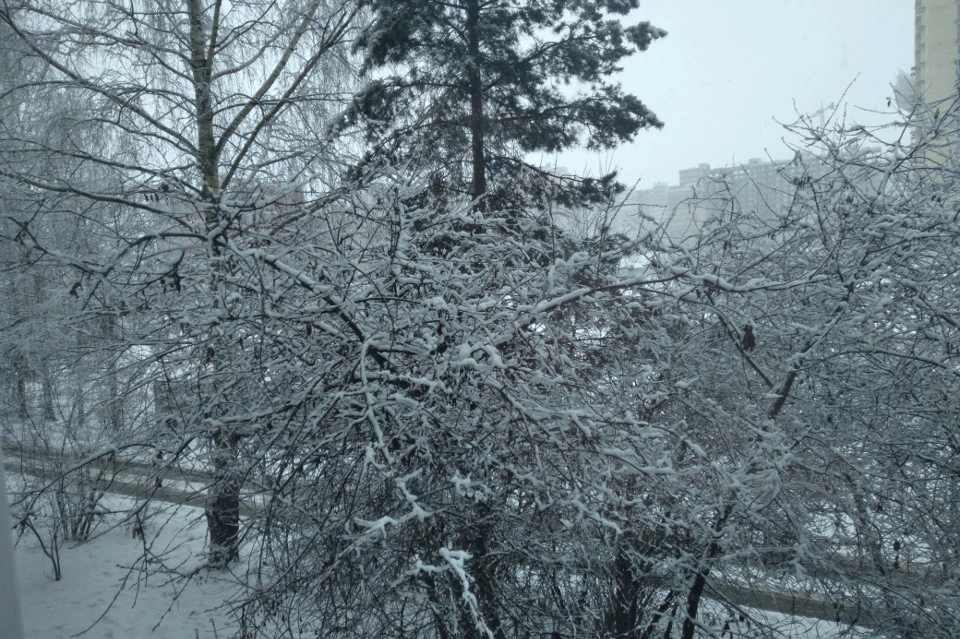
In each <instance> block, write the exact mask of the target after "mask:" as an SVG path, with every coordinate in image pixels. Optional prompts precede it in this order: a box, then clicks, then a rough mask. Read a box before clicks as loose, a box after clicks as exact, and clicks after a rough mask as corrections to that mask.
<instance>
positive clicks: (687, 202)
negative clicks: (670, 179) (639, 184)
mask: <svg viewBox="0 0 960 639" xmlns="http://www.w3.org/2000/svg"><path fill="white" fill-rule="evenodd" d="M809 160H810V161H812V160H813V158H810V159H809ZM808 164H809V162H808ZM804 170H805V169H804V167H803V166H801V165H799V164H797V163H795V162H786V161H784V162H777V161H764V160H760V159H759V158H753V159H751V160H749V161H748V162H747V163H746V164H741V165H738V166H734V167H726V168H716V169H714V168H711V167H710V165H709V164H699V165H697V166H696V167H692V168H689V169H683V170H681V171H680V172H679V182H678V184H675V185H667V184H666V183H664V182H658V183H656V184H654V185H653V187H652V188H649V189H642V190H638V191H636V192H635V193H634V194H633V196H632V197H631V199H630V201H629V203H628V204H629V206H631V207H632V206H636V207H637V212H638V214H639V215H637V216H632V215H631V216H624V217H623V218H621V219H622V220H623V222H622V225H621V227H620V228H619V229H618V230H622V231H628V232H629V231H631V230H634V229H630V228H629V224H630V220H631V219H632V220H640V219H643V218H647V219H653V220H654V221H656V222H657V223H660V224H662V225H663V227H664V229H665V232H666V234H667V236H668V237H669V238H670V239H671V240H673V241H674V242H686V241H688V240H689V239H690V238H692V237H693V236H695V235H696V234H697V233H699V232H700V231H701V230H702V229H703V228H704V226H705V225H706V224H707V223H708V222H709V221H710V220H712V219H716V218H717V216H718V215H721V214H723V213H724V212H727V213H732V212H738V213H739V212H749V213H753V212H760V213H761V214H763V213H764V212H774V213H779V212H781V211H783V210H785V209H786V207H788V206H789V205H790V203H791V202H792V200H793V193H794V192H795V190H796V186H795V180H796V179H797V178H799V177H800V176H801V175H802V174H803V171H804Z"/></svg>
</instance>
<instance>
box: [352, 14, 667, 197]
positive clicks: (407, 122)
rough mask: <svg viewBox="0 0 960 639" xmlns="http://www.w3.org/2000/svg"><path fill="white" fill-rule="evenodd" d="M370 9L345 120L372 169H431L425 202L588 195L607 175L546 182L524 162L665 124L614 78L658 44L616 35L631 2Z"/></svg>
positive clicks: (639, 28) (642, 32)
mask: <svg viewBox="0 0 960 639" xmlns="http://www.w3.org/2000/svg"><path fill="white" fill-rule="evenodd" d="M367 4H368V6H369V7H370V8H371V9H372V11H373V13H374V16H375V17H374V20H373V21H372V22H371V23H370V25H369V26H368V27H367V28H366V29H364V31H363V32H362V35H361V37H360V38H359V40H358V42H357V44H356V47H357V49H358V50H359V51H360V52H362V54H363V55H364V58H365V62H364V68H365V70H366V71H368V76H369V82H368V85H367V87H366V88H365V89H364V91H363V92H362V93H361V95H360V96H359V97H358V98H357V100H356V102H355V104H354V108H353V109H352V110H351V112H349V114H348V118H347V119H348V120H350V119H352V118H362V119H363V121H364V123H365V125H366V130H367V134H368V139H369V141H370V142H371V144H372V145H373V146H372V149H371V150H370V152H369V153H368V158H367V159H368V161H370V162H384V161H386V162H390V163H394V164H396V163H401V164H407V165H413V166H416V167H418V170H419V171H422V172H429V173H430V175H431V183H432V187H433V188H432V192H433V193H432V194H433V195H434V197H438V196H439V197H442V196H443V194H448V195H449V194H451V193H452V194H454V195H453V197H454V199H456V197H457V194H461V195H462V194H466V195H469V196H470V197H472V198H474V199H475V201H477V206H478V207H481V208H482V207H484V206H485V205H486V204H485V203H486V202H491V203H493V205H494V206H495V207H496V208H500V209H502V210H507V209H508V208H510V207H512V206H518V205H522V204H524V203H529V202H530V201H532V202H533V203H534V204H537V205H539V204H541V203H542V202H543V201H545V200H546V201H549V200H556V199H560V200H570V199H571V198H575V199H581V200H582V199H590V198H597V197H599V196H600V195H601V193H602V191H603V190H604V189H607V190H609V189H610V188H612V186H613V183H612V176H606V178H605V179H603V180H600V181H595V180H587V181H583V180H580V179H575V178H574V177H573V176H553V175H551V174H549V172H547V171H545V170H544V169H543V168H541V167H538V166H534V165H531V164H529V163H528V162H527V161H525V158H526V156H527V154H531V153H544V152H545V153H555V152H557V151H561V150H564V149H567V148H570V147H574V146H579V145H586V146H588V147H590V148H595V149H605V148H611V147H613V146H616V145H617V144H619V143H621V142H625V141H628V140H631V139H633V137H634V136H635V135H636V134H637V132H638V131H640V130H642V129H645V128H648V127H659V126H662V124H661V122H660V120H659V119H657V117H656V116H655V115H654V114H653V113H652V112H651V111H650V110H649V109H648V108H647V107H646V106H645V105H644V104H643V103H642V102H641V101H640V100H639V99H638V98H637V97H636V96H634V95H631V94H629V93H626V92H624V91H623V90H622V88H621V87H620V85H619V84H617V82H616V81H615V77H614V76H615V74H616V73H617V72H618V71H620V69H621V66H620V65H621V63H622V61H623V60H624V59H626V58H627V57H629V56H630V55H631V54H633V53H635V52H637V51H644V50H646V49H647V47H648V46H649V45H650V44H651V42H652V41H653V40H655V39H657V38H660V37H663V36H665V35H666V32H665V31H664V30H662V29H659V28H657V27H653V26H651V25H650V24H649V23H648V22H638V23H637V24H633V25H631V26H628V27H624V26H623V24H622V22H621V20H622V19H623V16H626V15H627V14H628V13H629V12H631V11H632V10H634V9H636V8H637V6H638V2H637V1H636V0H628V1H626V2H606V1H600V2H598V1H595V0H587V1H581V0H570V1H567V0H563V1H549V2H544V1H540V0H536V1H531V2H523V3H513V2H500V1H495V2H489V1H480V0H462V1H460V0H458V1H457V2H433V1H427V2H417V1H412V0H371V1H370V2H368V3H367Z"/></svg>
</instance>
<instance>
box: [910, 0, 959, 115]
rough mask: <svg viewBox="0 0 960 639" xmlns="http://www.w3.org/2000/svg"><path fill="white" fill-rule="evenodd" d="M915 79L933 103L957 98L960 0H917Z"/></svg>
mask: <svg viewBox="0 0 960 639" xmlns="http://www.w3.org/2000/svg"><path fill="white" fill-rule="evenodd" d="M914 20H915V24H914V67H913V80H914V87H915V88H916V91H917V95H919V97H920V98H921V99H922V100H923V101H924V102H926V103H927V104H930V105H935V104H938V103H940V102H944V101H948V100H949V101H951V102H952V101H953V100H954V99H955V98H956V96H957V81H958V77H960V74H958V71H960V67H958V63H960V0H916V5H915V8H914Z"/></svg>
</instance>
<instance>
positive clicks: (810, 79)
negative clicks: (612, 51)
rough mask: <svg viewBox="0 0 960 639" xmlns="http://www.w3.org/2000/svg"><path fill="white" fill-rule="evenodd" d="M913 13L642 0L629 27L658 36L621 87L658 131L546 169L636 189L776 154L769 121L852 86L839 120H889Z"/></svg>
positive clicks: (875, 7)
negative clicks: (645, 25)
mask: <svg viewBox="0 0 960 639" xmlns="http://www.w3.org/2000/svg"><path fill="white" fill-rule="evenodd" d="M913 10H914V0H647V1H646V2H641V6H640V10H639V11H638V12H637V14H636V15H637V16H638V18H639V19H642V20H649V21H650V22H651V23H653V24H654V25H656V26H659V27H662V28H664V29H666V30H667V31H668V32H669V35H668V36H667V37H666V38H665V39H663V40H660V41H657V42H655V43H654V44H653V45H652V46H651V47H650V49H649V50H648V51H647V52H645V53H642V54H638V55H636V56H634V57H633V58H632V59H631V60H630V61H629V62H628V64H627V66H626V68H625V71H624V74H623V78H622V79H623V83H624V86H625V87H626V88H627V89H628V90H629V91H631V92H633V93H635V94H636V95H637V96H639V97H640V98H641V99H642V100H643V101H644V103H646V104H647V106H649V107H650V108H651V109H653V111H654V112H656V114H657V115H658V116H659V117H660V119H661V120H663V121H664V122H665V123H666V126H665V127H664V128H663V129H662V130H660V131H656V130H653V131H645V132H642V133H641V134H640V135H639V136H638V137H637V140H636V142H634V143H633V144H630V145H625V146H623V147H621V148H620V149H618V150H616V151H614V152H610V153H604V154H602V155H599V156H598V155H596V154H592V155H590V154H587V153H583V152H571V153H566V154H563V155H561V156H560V157H558V158H557V159H556V161H557V163H558V164H559V165H563V166H566V167H567V168H569V169H571V170H575V171H578V172H579V171H584V170H586V171H588V172H590V173H593V174H597V173H598V172H599V171H600V170H601V169H607V168H611V167H619V168H620V169H621V176H622V178H623V180H624V181H626V182H628V183H632V182H633V181H635V180H638V179H639V180H641V183H640V185H639V188H647V187H649V186H652V185H653V183H654V182H657V181H663V182H669V183H671V184H673V183H675V182H676V181H677V170H679V169H681V168H686V167H689V166H695V165H696V164H698V163H700V162H709V163H711V164H712V165H713V166H724V165H728V164H731V163H733V162H737V163H739V162H746V161H747V160H748V159H749V158H751V157H763V158H766V157H767V156H768V154H769V155H770V156H772V157H774V158H775V159H776V158H783V157H787V152H786V150H785V149H784V146H783V143H782V142H781V139H782V138H783V137H784V134H785V132H784V131H783V129H782V128H781V127H780V126H779V125H778V124H777V123H776V122H775V121H774V118H775V119H777V120H780V121H782V122H792V121H793V120H795V119H796V113H797V111H800V112H801V113H810V112H813V111H816V110H817V109H818V108H820V106H821V105H827V104H830V103H831V102H834V103H839V102H840V98H841V96H842V95H843V93H844V91H845V90H846V89H847V87H848V86H850V85H851V83H853V84H852V86H850V88H849V91H847V96H846V104H847V115H848V119H852V120H856V121H858V122H864V123H872V122H876V121H877V118H878V116H877V115H875V114H870V113H867V112H866V111H864V110H863V109H869V110H874V111H878V110H879V111H887V112H888V111H889V110H888V109H887V107H886V104H887V97H888V96H891V95H892V90H891V89H890V84H891V83H892V82H893V81H894V80H895V78H896V74H897V71H898V70H903V71H906V72H909V71H910V68H911V66H912V65H913ZM861 107H862V108H861ZM883 119H884V120H886V119H889V118H883Z"/></svg>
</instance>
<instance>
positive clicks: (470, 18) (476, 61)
mask: <svg viewBox="0 0 960 639" xmlns="http://www.w3.org/2000/svg"><path fill="white" fill-rule="evenodd" d="M466 27H467V39H468V40H467V52H468V56H469V58H470V59H469V62H468V66H467V78H468V83H469V86H470V140H471V150H472V155H473V157H472V161H473V183H472V186H471V189H470V190H471V195H472V196H473V198H474V200H475V201H476V204H475V207H476V210H477V211H480V212H483V211H485V210H486V204H485V202H484V195H485V194H486V192H487V160H486V156H485V149H484V140H483V135H484V130H483V128H484V127H483V80H482V78H481V77H480V68H481V63H482V61H481V60H480V2H479V0H469V2H468V3H467V23H466Z"/></svg>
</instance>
